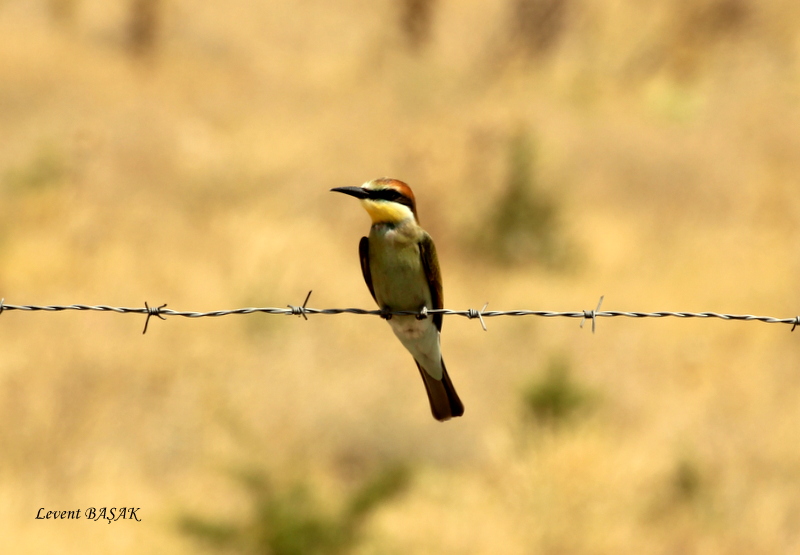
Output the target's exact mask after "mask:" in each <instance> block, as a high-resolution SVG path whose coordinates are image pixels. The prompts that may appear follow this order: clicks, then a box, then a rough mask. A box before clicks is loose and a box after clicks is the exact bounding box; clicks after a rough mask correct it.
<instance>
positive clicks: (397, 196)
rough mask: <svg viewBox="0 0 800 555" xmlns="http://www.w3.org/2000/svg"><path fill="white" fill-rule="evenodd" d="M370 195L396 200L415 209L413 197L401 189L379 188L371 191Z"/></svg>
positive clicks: (373, 197) (377, 198)
mask: <svg viewBox="0 0 800 555" xmlns="http://www.w3.org/2000/svg"><path fill="white" fill-rule="evenodd" d="M369 197H370V198H372V199H375V200H388V201H391V202H396V203H398V204H403V205H405V206H408V207H409V208H412V209H413V204H412V202H411V199H410V198H408V197H407V196H405V195H404V194H403V193H401V192H400V191H395V190H394V189H378V190H374V191H370V194H369Z"/></svg>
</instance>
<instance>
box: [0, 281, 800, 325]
mask: <svg viewBox="0 0 800 555" xmlns="http://www.w3.org/2000/svg"><path fill="white" fill-rule="evenodd" d="M310 297H311V291H309V292H308V295H307V296H306V299H305V301H304V302H303V304H302V305H301V306H293V305H287V308H271V307H265V308H256V307H248V308H236V309H233V310H214V311H211V312H190V311H183V310H172V309H170V308H166V306H167V305H166V304H163V305H161V306H158V307H153V306H149V305H148V304H147V303H146V302H145V306H144V308H133V307H118V306H107V305H97V306H91V305H84V304H71V305H48V306H36V305H13V304H5V299H0V315H2V314H3V312H4V311H13V310H22V311H28V312H36V311H45V312H61V311H64V310H79V311H81V310H91V311H98V312H116V313H119V314H146V315H147V319H146V320H145V325H144V330H143V331H142V333H145V332H147V325H148V324H149V322H150V317H151V316H156V317H158V318H160V319H161V320H164V319H165V318H164V317H165V316H183V317H184V318H216V317H218V316H228V315H231V314H255V313H263V314H283V315H287V316H302V317H303V318H305V319H306V320H307V319H308V316H307V315H310V314H369V315H372V316H381V317H383V318H390V317H391V316H406V315H411V316H417V317H418V318H425V317H427V316H428V315H431V314H446V315H451V316H464V317H466V318H469V319H475V318H477V319H478V320H479V321H480V323H481V327H482V328H483V329H484V331H485V330H486V323H485V321H484V318H494V317H497V316H541V317H543V318H580V319H581V327H583V323H584V322H585V321H586V319H587V318H588V319H591V320H592V333H594V331H595V321H596V319H597V318H616V317H624V318H669V317H672V318H718V319H720V320H739V321H745V322H752V321H756V322H765V323H768V324H792V329H791V331H794V329H795V328H796V327H797V326H798V325H800V316H795V317H792V318H774V317H772V316H753V315H750V314H720V313H718V312H669V311H661V312H624V311H619V310H603V311H601V310H600V305H601V304H602V302H603V297H600V302H599V303H598V304H597V308H596V309H594V310H576V311H571V312H557V311H552V310H486V307H487V306H488V303H487V304H486V305H484V306H483V308H482V309H481V310H475V309H474V308H470V309H468V310H450V309H447V308H442V309H423V310H422V311H420V312H417V311H410V310H401V311H394V312H387V311H381V310H366V309H363V308H310V307H307V306H306V304H307V303H308V299H309V298H310Z"/></svg>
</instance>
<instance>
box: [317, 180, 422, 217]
mask: <svg viewBox="0 0 800 555" xmlns="http://www.w3.org/2000/svg"><path fill="white" fill-rule="evenodd" d="M331 191H336V192H337V193H344V194H346V195H350V196H352V197H356V198H357V199H360V200H361V205H362V206H363V207H364V208H365V209H366V211H367V212H368V213H369V215H370V217H371V218H372V223H373V224H377V223H388V224H397V223H400V222H402V221H405V220H408V219H411V220H413V221H415V222H418V220H417V203H416V201H415V200H414V193H412V192H411V187H409V186H408V185H406V184H405V183H403V182H402V181H399V180H397V179H390V178H388V177H382V178H380V179H373V180H372V181H367V182H366V183H364V184H363V185H362V186H361V187H336V188H335V189H331Z"/></svg>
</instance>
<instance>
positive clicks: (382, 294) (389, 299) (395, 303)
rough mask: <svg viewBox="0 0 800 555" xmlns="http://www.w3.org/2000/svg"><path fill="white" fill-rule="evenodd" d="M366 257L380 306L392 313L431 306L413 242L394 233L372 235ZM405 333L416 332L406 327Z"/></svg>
mask: <svg viewBox="0 0 800 555" xmlns="http://www.w3.org/2000/svg"><path fill="white" fill-rule="evenodd" d="M369 258H370V272H371V274H372V286H373V288H374V290H375V297H376V298H377V301H378V304H379V305H380V306H381V307H387V308H389V309H391V310H420V309H421V308H422V307H423V306H428V307H431V294H430V286H429V285H428V282H427V279H426V278H425V271H424V269H423V267H422V260H421V258H420V253H419V246H418V244H417V243H416V242H414V241H408V240H404V239H401V238H400V236H398V235H397V232H391V231H390V232H386V233H371V234H370V237H369ZM412 319H413V317H412ZM414 321H416V320H415V319H414ZM408 333H410V334H413V333H416V332H415V331H414V330H413V329H411V328H409V329H408Z"/></svg>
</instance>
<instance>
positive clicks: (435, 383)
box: [331, 177, 464, 422]
mask: <svg viewBox="0 0 800 555" xmlns="http://www.w3.org/2000/svg"><path fill="white" fill-rule="evenodd" d="M331 191H332V192H337V193H344V194H345V195H350V196H352V197H355V198H357V199H359V200H360V201H361V205H362V206H363V207H364V208H365V209H366V211H367V213H368V214H369V216H370V218H371V219H372V227H371V228H370V231H369V236H368V237H362V238H361V242H360V243H359V245H358V255H359V259H360V261H361V273H362V274H363V275H364V281H365V282H366V283H367V288H368V289H369V292H370V293H371V294H372V298H373V299H374V300H375V302H376V303H377V304H378V307H379V308H380V310H381V317H382V318H384V319H385V320H387V321H388V322H389V325H390V326H391V328H392V331H394V334H395V335H396V336H397V338H398V339H399V340H400V342H401V343H402V344H403V346H404V347H405V348H406V349H407V350H408V351H409V352H410V353H411V355H412V356H413V357H414V362H416V364H417V368H418V369H419V373H420V375H421V376H422V381H423V382H424V384H425V391H426V393H427V394H428V401H429V402H430V405H431V413H432V414H433V417H434V418H435V419H436V420H439V421H440V422H444V421H446V420H450V419H451V418H453V417H457V416H461V415H463V414H464V405H463V404H462V403H461V399H459V397H458V394H457V393H456V390H455V387H453V382H452V381H451V380H450V376H449V375H448V373H447V368H446V367H445V365H444V359H443V358H442V351H441V343H440V334H441V331H442V319H443V318H442V314H441V313H436V314H430V315H428V314H427V311H428V310H431V309H441V308H444V297H443V294H442V274H441V271H440V269H439V261H438V259H437V256H436V247H435V246H434V244H433V240H432V239H431V236H430V235H428V233H427V232H426V231H425V230H424V229H422V227H420V225H419V218H418V217H417V206H416V199H415V198H414V193H413V192H412V191H411V188H410V187H409V186H408V185H407V184H405V183H403V182H402V181H400V180H397V179H392V178H388V177H384V178H380V179H373V180H372V181H368V182H366V183H364V184H363V185H361V186H360V187H336V188H334V189H331ZM396 311H413V312H417V313H418V314H416V315H398V314H395V315H392V314H391V313H392V312H396Z"/></svg>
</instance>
